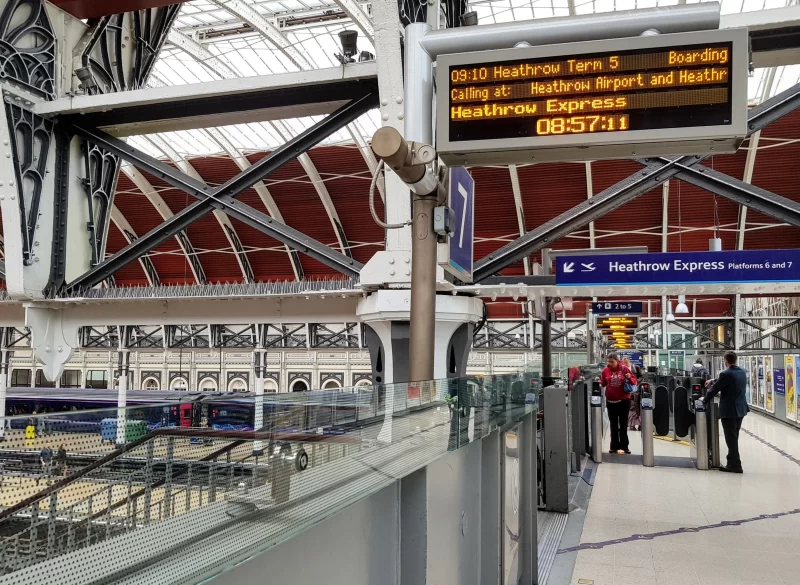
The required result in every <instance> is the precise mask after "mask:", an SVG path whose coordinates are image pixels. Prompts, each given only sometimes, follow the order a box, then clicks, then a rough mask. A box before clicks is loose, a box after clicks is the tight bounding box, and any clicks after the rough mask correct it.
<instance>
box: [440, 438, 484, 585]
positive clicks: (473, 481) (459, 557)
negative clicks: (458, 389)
mask: <svg viewBox="0 0 800 585" xmlns="http://www.w3.org/2000/svg"><path fill="white" fill-rule="evenodd" d="M480 558H481V442H480V441H478V442H475V443H470V444H469V445H467V446H466V447H462V448H461V449H458V450H456V451H453V452H451V453H448V454H447V455H446V456H445V457H442V458H441V459H439V460H438V461H435V462H434V463H432V464H431V465H429V466H428V585H480V574H481V572H480Z"/></svg>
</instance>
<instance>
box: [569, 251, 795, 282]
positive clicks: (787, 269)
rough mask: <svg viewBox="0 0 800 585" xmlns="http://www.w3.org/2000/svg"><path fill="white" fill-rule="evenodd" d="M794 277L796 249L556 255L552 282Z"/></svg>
mask: <svg viewBox="0 0 800 585" xmlns="http://www.w3.org/2000/svg"><path fill="white" fill-rule="evenodd" d="M797 281H800V250H736V251H730V252H673V253H667V254H615V255H613V256H612V255H607V256H588V255H587V256H560V257H556V284H557V285H584V286H586V285H598V284H715V283H717V284H719V283H727V282H737V283H739V282H741V283H747V282H797Z"/></svg>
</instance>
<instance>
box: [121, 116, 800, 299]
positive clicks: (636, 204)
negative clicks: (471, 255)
mask: <svg viewBox="0 0 800 585" xmlns="http://www.w3.org/2000/svg"><path fill="white" fill-rule="evenodd" d="M777 139H783V141H784V142H785V141H787V140H799V139H800V111H797V112H794V113H793V114H791V115H789V116H787V117H785V118H783V119H782V120H779V121H778V122H776V123H775V124H773V125H771V126H770V127H768V128H766V129H765V130H764V132H763V133H762V136H761V142H760V144H759V152H758V154H757V156H756V164H755V172H754V173H753V183H754V184H755V185H758V186H760V187H763V188H765V189H768V190H770V191H772V192H774V193H776V194H778V195H782V196H784V197H788V198H790V199H792V200H793V201H797V202H800V176H798V173H800V166H798V164H797V161H798V160H800V142H797V143H787V144H782V142H781V141H778V140H777ZM747 145H748V143H745V145H744V147H743V148H742V149H741V150H740V151H739V152H738V153H736V154H733V155H716V156H714V157H712V158H710V159H708V160H707V161H706V162H705V164H706V165H707V166H708V167H713V168H714V169H717V170H719V171H722V172H724V173H727V174H730V175H731V176H733V177H736V178H739V179H741V178H742V177H743V173H744V165H745V160H746V155H747V152H746V150H745V148H746V147H747ZM776 145H778V146H776ZM766 147H769V148H766ZM266 154H267V153H256V154H253V155H251V156H250V157H249V158H250V160H251V161H252V162H255V161H257V160H259V159H261V158H262V157H263V156H265V155H266ZM309 155H310V157H311V159H312V160H313V161H314V164H315V165H316V167H317V170H318V171H319V173H320V175H321V176H322V179H323V181H324V182H325V185H326V186H327V189H328V192H329V194H330V197H331V199H332V201H333V204H334V207H335V208H336V211H337V213H338V216H339V219H340V221H341V223H342V226H343V228H344V231H345V234H346V236H347V239H348V241H349V243H350V245H351V246H353V248H352V252H353V256H354V257H355V258H356V259H357V260H359V261H360V262H366V261H367V260H368V259H369V258H370V257H371V256H372V254H374V253H375V252H376V251H378V250H380V249H382V246H383V231H382V230H381V229H380V228H379V227H378V226H377V225H376V224H375V222H374V221H373V220H372V218H371V216H370V212H369V206H368V205H369V204H368V200H367V191H368V189H369V178H370V176H369V172H368V169H367V166H366V164H365V163H364V160H363V158H362V157H361V154H360V153H359V152H358V150H357V149H356V148H354V147H352V146H324V147H318V148H315V149H313V150H311V151H310V152H309ZM191 163H192V165H193V166H194V167H195V169H196V170H197V171H198V172H199V173H200V175H201V176H202V177H203V179H204V180H205V181H206V182H208V183H209V184H212V185H217V184H219V183H221V182H223V181H225V180H227V179H229V178H230V177H232V176H234V175H235V174H236V173H237V172H238V167H237V166H236V165H235V164H234V163H233V162H232V161H231V160H229V159H227V158H226V157H222V156H214V157H200V158H194V159H192V160H191ZM640 169H641V166H640V165H638V164H637V163H635V162H632V161H619V160H615V161H596V162H593V163H592V164H591V173H592V183H593V184H592V187H593V192H594V193H595V194H596V193H599V192H600V191H602V190H603V189H605V188H607V187H609V186H611V185H613V184H614V183H616V182H617V181H620V180H622V179H624V178H626V177H627V176H628V175H630V174H632V173H634V172H636V171H638V170H640ZM471 172H472V174H473V176H474V177H475V183H476V214H475V230H476V237H477V238H478V241H477V242H476V245H475V257H476V259H479V258H482V257H484V256H486V255H487V254H489V253H491V252H492V251H494V250H496V249H497V248H499V247H501V246H502V245H504V244H505V243H506V242H507V241H509V240H510V239H513V238H515V237H517V236H518V235H519V226H518V223H517V214H516V209H515V205H514V196H513V192H512V189H511V178H510V174H509V171H508V169H507V168H506V167H475V168H472V169H471ZM518 174H519V181H520V190H521V195H522V201H523V208H524V213H525V227H526V229H528V230H530V229H533V228H535V227H537V226H540V225H542V224H543V223H545V222H547V221H549V220H550V219H552V218H554V217H555V216H556V215H558V214H559V213H562V212H564V211H568V210H569V209H571V208H572V207H574V206H575V205H578V204H579V203H581V202H582V201H584V200H585V199H586V196H587V194H586V166H585V165H584V164H583V163H557V164H550V163H547V164H544V163H543V164H533V165H526V166H519V167H518ZM148 179H149V180H150V181H151V182H152V184H153V186H154V187H156V189H158V190H159V191H161V193H162V196H163V197H164V199H165V201H166V202H167V204H168V205H169V206H170V208H171V209H172V210H173V211H174V212H177V211H179V210H180V209H182V208H183V207H184V206H185V205H186V204H187V203H191V202H192V198H191V197H188V196H186V195H185V194H184V193H182V192H180V191H178V190H176V189H173V188H171V187H169V186H168V185H167V184H166V183H164V182H162V181H160V180H157V179H155V178H154V177H152V176H148ZM265 184H266V185H267V187H268V188H269V190H270V192H271V193H272V196H273V197H274V199H275V201H276V203H277V205H278V207H279V209H280V211H281V213H282V214H283V217H284V220H285V221H286V223H287V224H288V225H290V226H291V227H294V228H295V229H298V230H300V231H302V232H304V233H306V234H308V235H309V236H311V237H313V238H316V239H317V240H319V241H321V242H323V243H326V244H329V245H332V246H334V247H336V248H338V242H337V239H336V234H335V232H334V229H333V227H332V225H331V221H330V219H329V218H328V215H327V213H326V211H325V208H324V207H323V205H322V202H321V200H320V197H319V195H318V193H317V192H316V190H315V188H314V186H313V184H312V183H311V181H310V180H309V178H308V176H307V175H306V174H305V172H304V170H303V168H302V167H301V166H300V164H299V163H297V162H292V163H290V164H287V165H285V166H284V167H283V168H281V169H279V170H278V171H276V172H275V173H273V174H272V175H271V176H269V177H267V179H266V180H265ZM241 199H242V200H243V201H245V202H247V203H248V204H250V205H252V206H253V207H255V208H256V209H259V210H261V211H264V212H266V209H265V207H264V206H263V204H262V202H261V200H260V198H259V197H258V195H257V194H256V192H255V191H254V190H249V191H247V192H245V193H244V194H243V195H242V196H241ZM376 202H377V207H378V213H380V214H382V212H383V206H382V204H381V200H380V197H379V196H378V195H377V193H376ZM715 202H716V210H717V214H718V217H719V224H720V225H721V226H722V227H721V231H720V236H721V237H722V240H723V248H724V249H726V250H731V249H735V247H736V228H737V221H738V213H739V207H738V205H736V204H734V203H731V202H729V201H728V200H726V199H724V198H722V197H714V196H713V195H712V194H710V193H707V192H705V191H702V190H700V189H697V188H695V187H692V186H691V185H688V184H686V183H682V182H680V181H676V180H673V181H670V189H669V223H670V237H669V241H668V248H669V250H670V251H678V250H684V251H688V250H707V249H708V239H709V238H711V237H713V234H714V229H713V226H714V209H715ZM116 205H117V206H118V207H119V208H120V210H121V211H122V212H123V213H124V214H125V216H126V218H127V219H128V221H129V222H130V223H131V225H132V226H133V228H134V230H135V231H136V233H137V234H138V235H142V234H143V233H145V232H147V231H148V230H150V229H152V228H154V227H155V226H156V225H157V224H158V223H160V221H161V218H160V216H159V215H158V213H157V212H156V211H155V210H154V209H153V207H152V205H150V204H149V202H148V201H147V200H146V198H145V197H144V196H143V195H142V194H140V193H139V192H138V190H137V189H136V188H135V187H134V186H133V185H132V184H131V182H130V181H129V180H128V179H127V177H125V176H124V175H123V176H121V177H120V181H119V190H118V194H117V197H116ZM661 216H662V190H661V188H657V189H654V190H652V191H651V192H649V193H647V194H644V195H642V196H641V197H639V198H638V199H636V200H635V201H633V202H632V203H629V204H627V205H625V206H623V207H621V208H619V209H617V210H615V211H613V212H611V213H610V214H608V215H606V216H605V217H603V218H601V219H600V220H598V221H597V222H595V230H596V233H595V238H596V246H597V247H598V248H604V247H615V246H631V245H646V246H648V248H649V249H650V251H652V252H660V251H661ZM747 222H748V227H756V226H757V224H769V225H772V226H775V225H777V224H778V223H779V222H778V221H777V220H774V219H772V218H769V217H765V216H763V215H761V214H759V213H756V212H754V211H752V210H750V211H749V212H748V215H747ZM233 223H234V226H235V227H236V229H237V232H238V233H239V237H240V239H241V241H242V243H243V245H244V246H245V247H246V248H247V249H249V250H250V251H249V252H248V257H249V259H250V262H251V264H252V266H253V270H254V271H255V275H256V278H257V279H259V280H285V279H293V278H294V275H293V273H292V270H291V265H290V264H289V260H288V256H287V254H286V252H285V251H284V249H283V246H282V245H280V244H279V243H278V242H276V241H275V240H273V239H271V238H269V237H267V236H265V235H264V234H262V233H261V232H259V231H257V230H255V229H253V228H250V227H247V226H245V225H243V224H241V223H239V222H237V221H235V220H233ZM115 229H116V228H112V230H111V233H110V235H109V242H108V250H107V251H108V253H113V252H115V251H117V250H118V249H120V248H121V247H122V246H123V245H124V239H122V237H121V234H119V233H118V232H117V233H115ZM632 230H639V233H636V234H630V233H628V234H622V233H617V232H626V231H632ZM189 235H190V237H191V240H192V243H193V244H194V246H195V248H196V249H197V251H198V253H199V254H200V260H201V262H202V264H203V267H204V268H205V270H206V273H207V275H208V278H209V280H210V281H212V282H216V281H221V282H226V281H227V282H234V281H241V279H242V275H241V271H240V269H239V266H238V264H237V262H236V260H235V257H234V256H233V255H232V254H231V253H230V250H229V244H228V240H227V238H226V237H225V235H224V234H223V232H222V230H221V229H220V227H219V224H218V223H217V221H216V220H215V219H214V218H213V216H211V215H209V216H207V217H206V218H204V219H203V220H201V221H200V222H198V223H197V224H195V225H194V226H192V227H190V228H189ZM362 244H366V245H362ZM744 245H745V248H746V249H778V248H800V230H798V229H797V228H794V227H790V226H785V227H769V229H758V230H753V231H748V232H747V234H746V236H745V241H744ZM551 247H553V248H588V247H589V238H588V228H583V229H582V230H580V231H579V232H578V233H576V234H573V235H572V236H570V237H566V238H562V239H561V240H557V241H554V242H552V243H551ZM207 250H211V251H210V252H207ZM220 250H221V251H220ZM300 258H301V261H302V264H303V268H304V269H305V272H306V277H307V278H321V277H326V276H331V277H335V276H338V275H337V274H336V273H334V272H333V271H332V270H331V269H329V268H327V267H326V266H324V265H323V264H320V263H319V262H316V261H314V260H312V259H310V258H309V257H307V256H304V255H302V254H301V255H300ZM533 259H534V260H535V261H536V260H538V259H539V258H538V255H536V256H534V257H533ZM153 263H154V264H155V266H156V269H157V270H158V272H159V275H160V277H161V279H162V281H163V282H165V283H178V282H191V281H192V276H191V270H189V267H188V264H187V263H186V262H185V260H184V258H183V255H182V254H180V253H179V248H178V246H177V243H176V242H175V240H174V239H173V240H169V241H167V242H165V243H164V244H163V245H162V246H160V247H159V248H158V249H157V250H155V251H154V255H153ZM504 272H506V273H509V274H522V272H523V266H522V263H521V262H519V263H517V264H515V265H512V266H510V267H509V268H508V269H506V270H505V271H504ZM143 279H144V275H143V274H142V273H141V269H140V268H139V267H138V266H135V267H129V268H126V269H125V270H123V271H121V272H120V273H119V274H118V275H117V281H118V282H119V283H121V284H140V283H142V281H143ZM724 302H725V303H727V301H724ZM701 306H702V307H705V304H703V305H700V304H698V311H700V310H701ZM493 310H497V311H499V313H500V314H503V312H504V311H505V310H506V309H499V308H498V309H493ZM508 310H510V309H508ZM515 310H516V309H515ZM654 310H656V308H655V306H654ZM702 310H705V309H702Z"/></svg>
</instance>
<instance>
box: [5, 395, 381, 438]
mask: <svg viewBox="0 0 800 585" xmlns="http://www.w3.org/2000/svg"><path fill="white" fill-rule="evenodd" d="M117 399H118V391H117V390H96V389H86V388H28V387H25V388H17V387H12V388H9V389H8V390H7V392H6V416H9V417H14V418H11V419H10V423H11V428H13V429H23V428H25V427H26V426H28V425H29V424H30V423H31V422H33V420H34V419H40V418H41V416H38V417H32V416H30V415H33V414H37V415H50V416H46V418H45V422H44V425H45V426H46V427H49V429H51V430H58V431H59V432H69V431H73V432H97V431H98V430H99V426H100V423H101V421H102V420H103V419H108V418H114V417H116V407H117ZM126 403H127V418H128V420H139V421H145V422H146V423H147V427H148V429H150V430H153V429H156V428H159V427H169V426H173V427H187V428H188V427H195V428H198V427H199V428H214V429H221V430H237V431H247V430H253V428H254V424H255V420H254V419H255V408H254V406H255V401H254V394H253V393H252V392H218V391H211V392H208V391H165V390H158V391H152V390H150V391H146V390H145V391H143V390H132V391H128V392H127V395H126ZM377 410H378V404H377V393H375V394H374V395H373V393H372V392H371V391H361V392H359V393H347V392H331V391H311V392H304V393H302V394H299V393H287V394H265V395H264V417H263V421H264V426H267V427H268V428H272V429H273V430H280V431H287V432H289V431H306V430H309V429H314V430H316V429H319V428H322V429H326V430H331V429H333V431H331V432H335V429H336V428H337V427H340V426H348V425H353V424H366V423H368V422H369V419H371V418H374V417H375V416H377V414H378V412H377ZM26 415H28V416H26Z"/></svg>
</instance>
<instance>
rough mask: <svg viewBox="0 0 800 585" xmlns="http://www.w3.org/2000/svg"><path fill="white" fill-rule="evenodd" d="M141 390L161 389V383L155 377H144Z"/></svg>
mask: <svg viewBox="0 0 800 585" xmlns="http://www.w3.org/2000/svg"><path fill="white" fill-rule="evenodd" d="M142 390H161V384H159V382H158V380H156V379H155V378H145V379H144V381H143V382H142Z"/></svg>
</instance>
